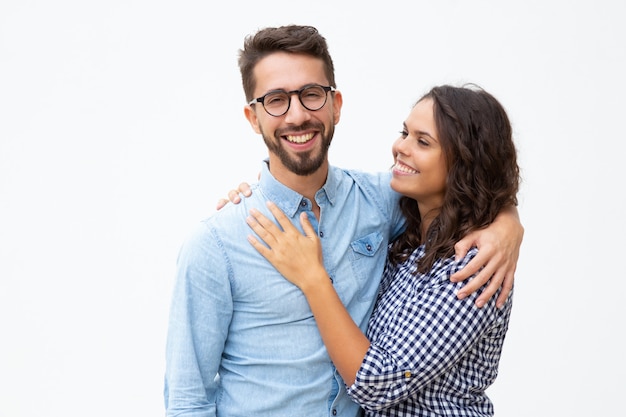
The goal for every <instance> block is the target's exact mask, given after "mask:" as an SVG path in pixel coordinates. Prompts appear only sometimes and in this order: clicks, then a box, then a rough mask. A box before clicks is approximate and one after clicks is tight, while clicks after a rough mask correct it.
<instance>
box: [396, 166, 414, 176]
mask: <svg viewBox="0 0 626 417" xmlns="http://www.w3.org/2000/svg"><path fill="white" fill-rule="evenodd" d="M394 168H395V169H396V170H398V171H402V172H406V173H407V174H417V171H416V170H414V169H411V168H409V167H408V166H406V165H403V164H396V166H395V167H394Z"/></svg>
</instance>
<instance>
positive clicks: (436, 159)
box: [391, 98, 448, 212]
mask: <svg viewBox="0 0 626 417" xmlns="http://www.w3.org/2000/svg"><path fill="white" fill-rule="evenodd" d="M401 133H402V135H401V136H400V137H399V138H398V139H397V140H396V141H395V142H394V144H393V146H392V152H393V156H394V162H395V164H394V166H393V178H392V180H391V188H393V189H394V190H395V191H397V192H399V193H401V194H402V195H404V196H407V197H411V198H413V199H415V200H417V202H418V204H419V207H420V211H421V212H425V211H429V210H432V209H437V208H439V207H441V205H442V204H443V199H444V195H445V190H446V177H447V173H448V167H447V163H446V160H445V157H444V153H443V149H442V147H441V143H440V141H439V134H438V132H437V128H436V126H435V118H434V114H433V101H432V99H430V98H426V99H423V100H421V101H420V102H418V103H417V104H416V105H415V107H413V109H412V110H411V113H409V116H408V117H407V119H406V121H405V122H404V126H403V129H402V132H401Z"/></svg>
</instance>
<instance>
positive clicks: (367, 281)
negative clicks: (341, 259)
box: [350, 232, 386, 300]
mask: <svg viewBox="0 0 626 417" xmlns="http://www.w3.org/2000/svg"><path fill="white" fill-rule="evenodd" d="M382 242H383V235H382V234H381V233H380V232H373V233H370V234H369V235H366V236H363V237H362V238H360V239H358V240H355V241H353V242H352V243H351V244H350V247H351V248H352V269H353V271H354V275H355V277H356V280H357V281H358V282H359V288H360V290H359V294H358V299H359V300H371V299H373V298H374V296H376V292H377V290H378V284H379V283H380V278H381V276H382V272H383V266H384V260H385V257H386V253H385V248H382V249H381V244H382Z"/></svg>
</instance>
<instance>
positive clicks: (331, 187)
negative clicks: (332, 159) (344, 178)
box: [259, 159, 339, 217]
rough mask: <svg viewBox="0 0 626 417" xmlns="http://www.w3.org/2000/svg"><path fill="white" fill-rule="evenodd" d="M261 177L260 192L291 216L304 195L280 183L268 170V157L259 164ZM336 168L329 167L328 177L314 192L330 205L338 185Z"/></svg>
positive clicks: (318, 197) (332, 202) (316, 196)
mask: <svg viewBox="0 0 626 417" xmlns="http://www.w3.org/2000/svg"><path fill="white" fill-rule="evenodd" d="M261 165H262V167H261V178H260V179H259V184H260V186H261V190H262V192H263V193H264V194H265V196H266V197H267V199H268V200H270V201H273V202H274V203H276V205H277V206H278V207H279V208H280V209H281V210H282V211H283V212H284V213H285V214H286V215H287V216H289V217H293V216H294V215H295V214H296V213H297V211H298V208H299V207H300V204H301V202H302V200H303V199H304V196H303V195H302V194H300V193H297V192H295V191H293V190H292V189H291V188H289V187H287V186H286V185H284V184H282V183H280V182H279V181H278V180H277V179H276V178H274V176H273V175H272V174H271V173H270V170H269V159H265V160H264V161H263V164H261ZM337 169H338V168H334V167H332V166H331V167H329V168H328V177H327V178H326V182H325V183H324V185H323V186H322V188H321V189H320V190H318V191H317V192H316V193H315V198H316V199H317V200H318V204H319V201H320V199H324V198H326V199H327V200H328V202H329V203H330V204H331V205H334V203H335V198H336V196H337V192H338V187H339V178H338V172H337Z"/></svg>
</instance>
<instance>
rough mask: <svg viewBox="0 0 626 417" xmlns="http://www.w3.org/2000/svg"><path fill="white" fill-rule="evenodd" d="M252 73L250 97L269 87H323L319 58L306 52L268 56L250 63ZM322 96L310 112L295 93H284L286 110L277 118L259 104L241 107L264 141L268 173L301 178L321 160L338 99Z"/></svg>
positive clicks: (325, 155)
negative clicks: (282, 171)
mask: <svg viewBox="0 0 626 417" xmlns="http://www.w3.org/2000/svg"><path fill="white" fill-rule="evenodd" d="M254 75H255V78H256V90H255V94H254V97H261V96H263V95H265V94H266V93H268V92H270V91H273V90H285V91H292V90H298V89H300V88H302V87H303V86H305V85H310V84H319V85H322V86H327V85H328V80H327V79H326V77H325V75H324V67H323V62H322V61H321V60H319V59H317V58H313V57H310V56H307V55H296V54H287V53H283V52H279V53H274V54H271V55H269V56H267V57H265V58H263V59H262V60H261V61H260V62H259V63H258V64H257V65H256V67H255V68H254ZM326 94H328V97H327V100H326V104H325V105H324V106H323V107H322V108H321V109H319V110H315V111H311V110H308V109H306V108H305V107H304V106H303V105H302V103H301V102H300V100H299V99H298V95H297V94H293V95H291V96H290V99H291V103H290V106H289V110H288V111H287V112H286V113H285V114H283V115H282V116H278V117H275V116H272V115H270V114H268V113H267V112H266V111H265V109H264V108H263V105H262V104H261V103H255V104H253V105H251V106H248V107H247V108H246V110H245V113H246V117H247V119H248V121H249V122H250V124H251V125H252V127H253V129H254V130H255V131H256V132H257V133H259V134H261V135H262V136H263V140H264V141H265V144H266V145H267V148H268V150H269V153H270V167H271V168H272V171H273V172H274V171H275V170H280V169H286V170H288V171H290V172H292V173H294V174H296V175H302V176H306V175H310V174H313V173H315V172H316V171H317V170H318V169H320V167H322V166H323V165H325V164H326V163H327V161H328V148H329V147H330V143H331V141H332V138H333V134H334V131H335V124H337V123H338V122H339V116H340V110H341V103H342V99H341V93H339V92H336V93H330V92H328V93H326Z"/></svg>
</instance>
